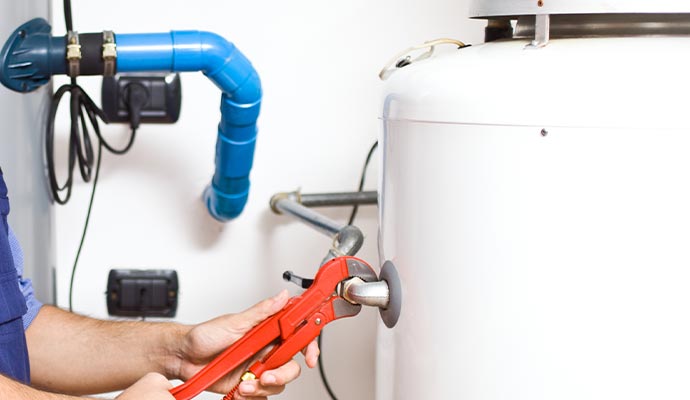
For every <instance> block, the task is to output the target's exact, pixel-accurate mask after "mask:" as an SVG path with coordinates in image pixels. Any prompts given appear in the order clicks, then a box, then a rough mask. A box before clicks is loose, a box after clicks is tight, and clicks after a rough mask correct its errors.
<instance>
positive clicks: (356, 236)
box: [270, 192, 389, 308]
mask: <svg viewBox="0 0 690 400" xmlns="http://www.w3.org/2000/svg"><path fill="white" fill-rule="evenodd" d="M373 193H376V192H373ZM338 195H339V194H338ZM305 196H308V195H301V194H300V193H299V192H291V193H277V194H275V195H273V197H272V198H271V202H270V204H271V209H272V210H273V211H274V212H275V213H277V214H288V215H291V216H293V217H295V218H297V219H299V220H301V221H302V222H305V223H306V224H307V225H309V226H311V227H312V228H314V229H316V230H318V231H319V232H321V233H324V234H325V235H327V236H329V237H332V238H333V245H332V246H331V248H330V249H329V250H328V253H327V254H326V257H324V259H323V261H322V262H321V265H323V264H325V263H327V262H328V261H330V260H332V259H334V258H336V257H340V256H354V255H355V254H357V252H358V251H359V249H360V248H362V244H363V243H364V235H363V234H362V231H360V230H359V228H357V227H356V226H353V225H344V224H340V223H338V222H336V221H333V220H331V219H330V218H328V217H325V216H323V215H321V214H319V213H317V212H315V211H313V210H311V209H309V208H307V207H305V205H303V204H300V203H303V202H304V197H305ZM316 196H322V195H316ZM368 196H370V195H368ZM335 197H338V196H335ZM341 199H342V198H341ZM360 204H363V203H360ZM348 205H351V203H348ZM341 290H342V294H341V295H342V296H343V297H344V298H345V299H347V300H348V301H350V302H352V303H355V304H361V305H366V306H372V307H379V308H386V307H387V306H388V302H389V289H388V283H386V282H385V281H377V282H365V281H363V280H362V279H360V278H353V279H350V280H349V281H348V282H346V283H345V284H344V285H343V287H342V288H341Z"/></svg>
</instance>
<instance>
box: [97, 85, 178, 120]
mask: <svg viewBox="0 0 690 400" xmlns="http://www.w3.org/2000/svg"><path fill="white" fill-rule="evenodd" d="M132 85H141V86H140V87H143V88H144V90H145V91H146V95H147V96H146V97H147V98H146V103H145V104H144V106H143V107H142V108H141V111H140V113H139V119H140V121H141V122H142V123H158V124H173V123H175V122H177V119H178V118H179V117H180V108H181V107H182V85H181V83H180V75H179V74H173V73H147V74H139V73H131V74H117V75H115V76H113V77H105V78H103V84H102V86H101V102H102V105H103V112H105V115H106V116H107V117H108V122H129V121H130V116H129V110H128V104H127V103H128V98H129V91H130V89H131V88H132V87H133V86H132Z"/></svg>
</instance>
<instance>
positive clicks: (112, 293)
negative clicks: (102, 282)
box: [106, 269, 179, 318]
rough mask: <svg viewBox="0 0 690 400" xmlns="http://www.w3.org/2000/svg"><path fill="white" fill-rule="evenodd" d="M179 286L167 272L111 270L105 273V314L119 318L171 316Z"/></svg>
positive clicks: (172, 274)
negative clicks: (106, 304)
mask: <svg viewBox="0 0 690 400" xmlns="http://www.w3.org/2000/svg"><path fill="white" fill-rule="evenodd" d="M178 290H179V284H178V281H177V272H176V271H174V270H169V269H164V270H160V269H146V270H142V269H113V270H110V274H108V291H107V293H106V297H107V303H108V314H110V315H115V316H122V317H171V318H172V317H174V316H175V312H176V311H177V294H178Z"/></svg>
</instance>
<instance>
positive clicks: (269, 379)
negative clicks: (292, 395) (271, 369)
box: [261, 374, 277, 385]
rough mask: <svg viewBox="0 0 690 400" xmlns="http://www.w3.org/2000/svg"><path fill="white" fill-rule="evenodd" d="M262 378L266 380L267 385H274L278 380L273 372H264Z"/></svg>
mask: <svg viewBox="0 0 690 400" xmlns="http://www.w3.org/2000/svg"><path fill="white" fill-rule="evenodd" d="M261 380H262V381H264V383H265V384H267V385H272V384H274V383H276V382H277V380H276V377H275V375H273V374H264V375H263V376H262V377H261Z"/></svg>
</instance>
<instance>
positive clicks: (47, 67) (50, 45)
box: [0, 18, 262, 222]
mask: <svg viewBox="0 0 690 400" xmlns="http://www.w3.org/2000/svg"><path fill="white" fill-rule="evenodd" d="M115 43H116V47H117V71H118V72H142V71H172V72H186V71H202V72H203V73H204V75H206V76H207V77H208V78H209V79H210V80H211V81H212V82H213V83H215V84H216V86H218V87H219V88H220V89H221V91H222V92H223V93H222V95H221V101H220V111H221V120H220V123H219V124H218V141H217V143H216V156H215V157H216V160H215V161H216V170H215V173H214V175H213V179H212V181H211V183H210V185H209V186H208V187H207V188H206V189H205V190H204V193H203V199H204V202H205V203H206V205H207V207H208V210H209V213H210V214H211V215H212V216H213V217H214V218H216V219H217V220H219V221H223V222H225V221H228V220H230V219H233V218H235V217H237V216H238V215H240V213H241V212H242V210H243V209H244V206H245V204H246V203H247V199H248V196H249V172H250V171H251V168H252V163H253V160H254V148H255V143H256V133H257V128H256V120H257V119H258V117H259V111H260V108H261V96H262V92H261V81H260V79H259V75H258V74H257V72H256V70H254V67H252V65H251V63H250V62H249V60H248V59H247V58H246V57H245V56H244V55H243V54H242V53H241V52H240V51H239V50H238V49H237V48H236V47H235V46H234V45H233V44H232V43H230V42H228V41H227V40H225V39H224V38H223V37H221V36H219V35H216V34H214V33H210V32H200V31H172V32H165V33H142V34H117V35H115ZM65 45H66V40H65V37H64V36H51V35H50V25H49V24H48V22H47V21H45V20H43V19H38V18H37V19H34V20H31V21H29V22H27V23H25V24H23V25H22V26H20V27H19V28H17V29H16V30H15V32H14V33H13V34H12V35H11V36H10V39H9V40H8V41H7V43H6V44H5V46H4V47H3V49H2V51H1V52H0V58H1V61H2V66H0V82H2V83H3V84H4V85H5V86H7V87H8V88H10V89H13V90H16V91H18V92H28V91H32V90H34V89H36V88H38V87H40V86H42V85H44V84H46V83H47V82H49V81H50V77H51V76H53V75H57V74H65V73H67V62H66V57H65V55H66V49H65ZM82 51H100V49H89V50H86V49H82Z"/></svg>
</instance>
